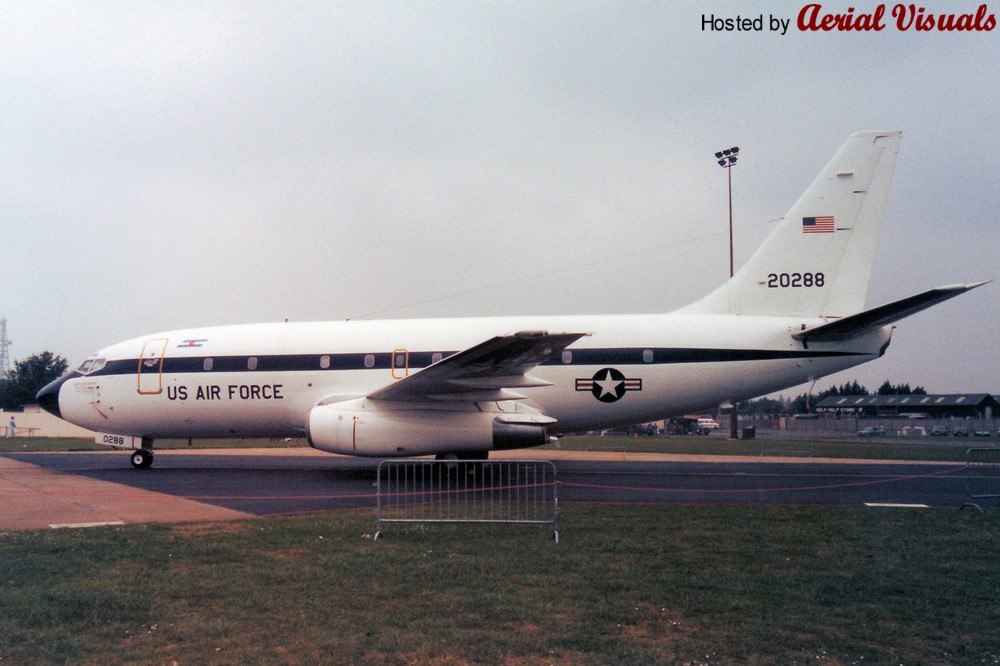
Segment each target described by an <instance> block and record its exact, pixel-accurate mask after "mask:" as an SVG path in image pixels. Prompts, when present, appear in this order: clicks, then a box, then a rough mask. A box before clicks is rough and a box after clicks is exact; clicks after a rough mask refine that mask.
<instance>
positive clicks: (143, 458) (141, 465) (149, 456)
mask: <svg viewBox="0 0 1000 666" xmlns="http://www.w3.org/2000/svg"><path fill="white" fill-rule="evenodd" d="M130 459H131V461H132V467H135V468H136V469H146V468H147V467H149V466H150V465H152V464H153V452H152V451H149V450H147V449H139V450H138V451H133V452H132V456H131V458H130Z"/></svg>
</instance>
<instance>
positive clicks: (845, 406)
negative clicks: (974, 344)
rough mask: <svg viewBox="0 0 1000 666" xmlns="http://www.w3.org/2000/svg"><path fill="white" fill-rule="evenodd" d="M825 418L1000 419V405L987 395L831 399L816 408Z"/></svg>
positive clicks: (847, 397)
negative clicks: (831, 416)
mask: <svg viewBox="0 0 1000 666" xmlns="http://www.w3.org/2000/svg"><path fill="white" fill-rule="evenodd" d="M816 411H817V412H820V413H827V414H857V415H859V416H881V417H886V418H888V417H893V416H901V417H904V418H907V417H908V418H931V419H993V418H1000V402H998V401H997V399H996V398H995V397H994V396H992V395H990V394H989V393H949V394H937V395H832V396H830V397H828V398H825V399H824V400H823V401H822V402H820V403H819V404H818V405H816Z"/></svg>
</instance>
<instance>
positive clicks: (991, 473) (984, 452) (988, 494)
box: [962, 447, 1000, 511]
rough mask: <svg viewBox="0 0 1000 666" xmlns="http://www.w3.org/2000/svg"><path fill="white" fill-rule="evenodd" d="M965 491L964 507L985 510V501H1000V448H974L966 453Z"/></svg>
mask: <svg viewBox="0 0 1000 666" xmlns="http://www.w3.org/2000/svg"><path fill="white" fill-rule="evenodd" d="M965 472H966V473H965V490H966V494H968V496H969V501H968V502H966V503H965V504H963V505H962V508H965V507H967V506H971V507H975V508H977V509H979V510H980V511H982V510H983V507H982V504H984V503H985V502H984V500H1000V448H987V447H974V448H969V449H966V451H965Z"/></svg>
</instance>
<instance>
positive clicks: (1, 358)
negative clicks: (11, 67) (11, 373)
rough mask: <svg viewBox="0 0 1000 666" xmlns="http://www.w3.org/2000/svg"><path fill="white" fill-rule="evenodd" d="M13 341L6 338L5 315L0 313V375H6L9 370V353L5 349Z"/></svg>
mask: <svg viewBox="0 0 1000 666" xmlns="http://www.w3.org/2000/svg"><path fill="white" fill-rule="evenodd" d="M13 343H14V341H13V340H8V339H7V317H6V316H3V315H0V377H6V376H7V371H8V370H10V354H8V353H7V349H8V348H9V347H10V346H11V345H12V344H13Z"/></svg>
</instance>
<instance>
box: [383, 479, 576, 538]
mask: <svg viewBox="0 0 1000 666" xmlns="http://www.w3.org/2000/svg"><path fill="white" fill-rule="evenodd" d="M558 488H559V482H558V480H557V479H556V467H555V465H554V464H553V463H552V462H551V461H549V460H498V461H482V460H449V461H438V460H386V461H383V462H382V463H380V464H379V466H378V503H377V507H376V515H377V517H378V527H377V529H376V532H375V538H376V539H378V538H379V536H381V535H382V531H383V527H384V525H385V524H386V523H519V524H530V525H551V526H552V537H553V539H554V540H555V542H556V543H559V493H558Z"/></svg>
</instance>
